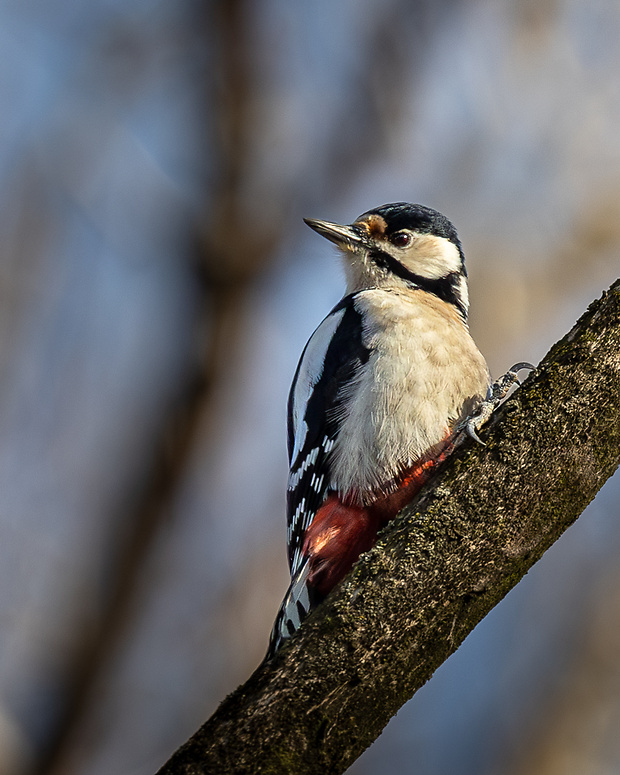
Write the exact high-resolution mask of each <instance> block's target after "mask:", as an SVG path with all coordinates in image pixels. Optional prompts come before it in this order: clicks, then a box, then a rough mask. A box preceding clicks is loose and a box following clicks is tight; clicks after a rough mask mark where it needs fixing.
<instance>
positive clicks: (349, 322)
mask: <svg viewBox="0 0 620 775" xmlns="http://www.w3.org/2000/svg"><path fill="white" fill-rule="evenodd" d="M306 223H307V224H308V226H310V227H311V228H312V229H314V230H315V231H317V232H318V233H319V234H321V235H322V236H324V237H326V238H327V239H328V240H330V241H331V242H333V243H335V244H336V245H337V246H338V248H339V249H340V251H341V253H342V255H343V258H344V268H345V273H346V281H347V288H346V295H345V296H344V298H343V299H342V300H341V301H340V302H339V303H338V304H337V305H336V306H335V307H334V309H333V310H332V311H331V312H330V313H329V315H328V316H327V317H326V318H325V320H323V322H322V323H321V324H320V326H319V327H318V328H317V329H316V331H315V332H314V334H313V335H312V336H311V337H310V340H309V341H308V343H307V344H306V347H305V349H304V351H303V353H302V356H301V359H300V361H299V365H298V367H297V372H296V374H295V378H294V380H293V384H292V386H291V391H290V395H289V402H288V451H289V462H290V472H289V481H288V493H287V523H288V560H289V566H290V571H291V584H290V587H289V589H288V591H287V593H286V596H285V598H284V600H283V602H282V605H281V607H280V610H279V612H278V615H277V618H276V621H275V624H274V626H273V630H272V633H271V640H270V644H269V650H268V653H267V657H270V656H272V655H273V654H274V653H275V652H276V651H277V649H278V648H279V646H280V645H281V643H282V641H283V640H284V639H286V638H288V637H289V636H290V635H291V634H292V633H293V632H295V630H297V628H298V627H299V626H300V624H301V622H302V621H303V620H304V618H305V617H306V615H307V614H308V612H309V611H310V610H312V609H313V608H315V607H316V606H317V605H318V604H319V603H320V602H321V601H322V600H323V599H324V598H325V596H326V595H327V594H328V593H329V591H330V590H331V589H332V588H333V587H334V585H335V584H337V583H338V581H340V580H341V579H342V578H343V576H344V575H345V574H346V573H347V571H348V570H349V569H350V568H351V567H352V565H353V564H354V563H355V562H356V561H357V559H358V558H359V556H360V554H361V553H362V552H365V551H367V550H368V549H369V548H370V547H371V546H372V545H373V543H374V542H375V540H376V536H377V531H378V530H379V529H380V528H381V527H382V526H384V525H385V524H386V523H387V522H388V521H389V520H390V519H392V518H393V517H394V516H395V515H396V513H397V512H398V511H399V510H400V509H401V508H402V506H404V505H405V503H407V502H408V501H409V500H411V499H412V498H413V496H414V495H415V494H416V493H417V492H418V491H419V490H420V489H421V487H422V485H423V484H424V483H425V482H426V481H427V480H428V479H429V477H430V475H431V474H432V472H433V469H434V468H435V467H436V466H437V465H438V464H439V463H440V462H441V461H442V460H444V459H445V457H446V456H447V455H448V454H449V453H450V452H451V450H452V449H453V447H454V445H455V443H456V441H457V437H459V438H460V436H461V435H462V434H464V433H468V434H469V435H470V436H473V437H474V438H476V439H477V440H478V441H479V439H478V436H477V433H476V430H477V428H478V427H479V426H480V425H481V424H482V423H483V422H485V421H486V419H488V417H489V415H490V413H491V412H492V410H493V408H494V407H495V406H496V405H497V404H498V403H499V401H500V400H501V398H502V397H503V396H504V394H505V393H506V392H507V390H508V389H509V387H510V385H512V384H513V383H514V382H515V381H517V380H516V377H517V371H518V370H519V369H520V368H533V367H530V366H529V364H517V365H516V366H513V367H512V369H511V370H510V371H509V372H507V374H505V375H504V376H503V377H502V378H501V379H500V380H499V381H498V382H497V383H495V384H494V385H492V384H491V380H490V376H489V370H488V368H487V365H486V362H485V360H484V358H483V356H482V355H481V353H480V352H479V350H478V348H477V347H476V345H475V344H474V341H473V339H472V338H471V336H470V334H469V329H468V327H467V310H468V306H469V300H468V293H467V274H466V271H465V263H464V256H463V250H462V248H461V243H460V241H459V239H458V236H457V233H456V230H455V228H454V226H453V225H452V223H451V222H450V221H449V220H448V219H447V218H446V217H445V216H443V215H441V213H438V212H437V211H435V210H431V209H430V208H428V207H424V206H422V205H413V204H406V203H402V202H398V203H395V204H387V205H383V206H381V207H377V208H376V209H374V210H369V211H368V212H366V213H364V214H363V215H361V216H360V217H359V218H358V219H357V220H356V221H355V222H354V223H353V224H351V225H350V226H340V225H338V224H335V223H329V222H327V221H319V220H313V219H307V220H306Z"/></svg>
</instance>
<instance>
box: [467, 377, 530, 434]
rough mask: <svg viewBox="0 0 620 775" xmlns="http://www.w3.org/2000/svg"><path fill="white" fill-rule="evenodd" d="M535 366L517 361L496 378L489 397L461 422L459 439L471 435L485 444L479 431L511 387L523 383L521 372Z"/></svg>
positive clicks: (490, 388) (488, 394)
mask: <svg viewBox="0 0 620 775" xmlns="http://www.w3.org/2000/svg"><path fill="white" fill-rule="evenodd" d="M535 368H536V367H535V366H532V364H531V363H515V365H514V366H511V367H510V369H508V371H507V372H506V373H505V374H502V376H501V377H499V379H496V380H495V382H494V383H493V384H492V385H491V386H490V387H489V392H488V393H487V397H486V399H485V400H484V401H483V402H482V403H481V404H480V408H479V409H478V411H477V412H476V414H474V415H472V416H471V417H468V418H467V419H466V420H464V422H463V423H462V424H461V427H460V428H459V430H460V434H459V435H458V437H457V439H458V441H463V440H464V438H465V436H469V437H470V438H472V439H474V441H477V442H478V444H482V446H484V441H482V439H481V438H480V436H478V431H479V430H480V428H481V427H482V426H483V425H484V424H485V423H486V422H487V421H488V419H489V418H490V417H491V415H492V414H493V412H494V411H495V410H496V409H497V407H498V406H499V404H500V403H501V402H502V401H503V399H504V398H505V397H506V395H507V394H508V391H509V390H510V388H511V387H512V386H513V385H515V384H517V385H521V381H520V380H519V372H520V371H523V370H525V369H527V370H528V371H534V369H535Z"/></svg>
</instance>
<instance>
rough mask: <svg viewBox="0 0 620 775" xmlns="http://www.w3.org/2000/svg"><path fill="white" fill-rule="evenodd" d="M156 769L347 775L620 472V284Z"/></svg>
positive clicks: (166, 774)
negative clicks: (273, 653)
mask: <svg viewBox="0 0 620 775" xmlns="http://www.w3.org/2000/svg"><path fill="white" fill-rule="evenodd" d="M482 436H483V438H484V440H485V442H486V446H484V447H482V446H479V445H476V444H474V443H473V442H471V443H470V442H468V443H466V444H464V445H463V446H462V447H461V448H460V449H459V450H458V451H457V452H456V453H455V454H454V455H453V456H452V457H451V458H450V460H449V461H448V462H447V463H446V464H445V465H444V466H443V469H442V470H441V471H440V472H439V473H438V475H437V476H436V478H435V479H434V480H433V482H432V483H431V485H430V486H429V487H428V488H426V490H425V491H424V492H423V493H422V494H421V495H420V496H419V497H418V498H417V499H416V500H414V501H413V502H412V503H411V504H410V505H409V506H407V507H406V508H405V509H404V510H403V511H402V512H401V513H400V514H399V516H398V517H397V518H396V519H395V520H394V521H393V522H392V523H391V524H390V525H389V526H388V528H387V529H386V530H385V531H384V532H383V534H382V535H381V538H380V540H379V541H378V543H377V545H376V546H375V547H374V548H373V549H372V550H371V551H370V552H368V553H367V554H365V555H364V556H363V557H362V558H361V560H360V561H359V562H358V563H357V565H356V566H355V567H354V568H353V570H352V571H351V573H350V574H349V575H348V576H347V577H346V578H345V580H344V581H343V582H342V583H341V584H340V585H339V586H338V587H337V588H336V589H335V590H334V591H333V593H332V594H331V595H330V596H329V598H328V599H327V600H326V601H325V603H324V604H323V605H322V606H320V607H319V608H318V609H317V610H316V612H315V613H314V614H313V615H312V616H311V617H310V618H309V619H308V620H307V622H306V623H305V624H304V626H303V627H302V628H301V630H300V631H299V632H298V633H297V634H296V636H295V637H294V638H292V639H291V641H290V642H289V643H288V644H286V645H285V646H284V647H283V648H282V649H281V650H280V652H279V653H278V654H277V655H276V657H275V658H274V659H273V660H272V661H271V662H269V663H264V664H262V665H261V666H260V667H259V668H258V669H257V670H256V671H255V672H254V674H253V675H252V676H251V677H250V678H249V680H248V681H247V682H246V683H245V684H244V685H243V686H241V687H239V688H238V689H237V690H236V691H235V692H234V693H233V694H231V695H230V696H229V697H227V698H226V699H225V700H224V702H222V704H221V705H220V707H219V708H218V710H217V711H216V712H215V713H214V714H213V716H212V717H211V718H210V719H209V720H208V721H207V722H206V723H205V724H204V725H203V727H202V728H201V729H200V730H199V731H198V732H197V733H196V734H195V735H194V736H193V737H192V738H190V740H189V741H188V742H187V743H186V744H185V745H184V746H182V747H181V748H180V749H179V750H178V751H177V752H176V753H175V754H174V755H173V756H172V758H171V759H170V760H169V761H168V763H167V764H165V765H164V767H163V768H162V769H161V770H160V771H159V774H160V775H178V774H179V773H185V774H190V773H192V774H196V773H215V772H217V773H255V772H256V773H257V772H260V773H292V772H294V773H317V772H324V773H341V772H343V771H344V770H345V769H346V768H347V767H348V766H349V765H350V764H351V763H352V762H353V761H354V760H355V759H356V758H357V757H358V756H359V755H360V754H361V753H362V751H364V749H365V748H366V747H367V746H368V745H370V744H371V743H372V742H373V740H375V738H376V737H378V735H379V734H380V733H381V731H382V729H383V728H384V726H385V725H386V724H387V722H388V721H389V719H390V718H391V716H393V715H394V713H396V711H397V710H398V709H399V708H400V707H401V705H403V703H405V702H406V701H407V700H409V699H410V698H411V697H412V695H413V694H414V693H415V692H416V690H417V689H419V688H420V687H421V686H422V685H423V684H424V683H425V682H426V681H428V679H429V678H430V677H431V675H432V674H433V672H434V670H435V669H436V668H437V667H438V666H439V665H440V664H441V663H442V662H443V661H444V660H445V659H446V658H447V657H448V656H449V655H450V654H451V653H452V652H453V651H455V650H456V649H457V648H458V646H459V644H460V643H461V642H462V641H463V640H464V638H465V637H466V636H467V635H468V633H469V632H471V630H472V629H473V628H474V627H475V626H476V624H477V623H478V622H479V621H480V620H481V619H482V618H483V617H484V616H485V615H486V614H487V613H488V612H489V611H490V610H491V609H492V608H493V606H495V605H496V604H497V603H498V602H499V601H500V600H501V599H502V598H503V597H504V595H506V593H507V592H508V591H509V590H510V589H511V588H512V587H513V586H514V585H515V584H516V583H517V582H518V581H519V579H521V577H522V576H523V575H524V574H525V573H526V572H527V570H528V569H529V568H530V567H531V566H532V565H533V564H534V563H535V562H536V560H538V559H539V558H540V557H541V555H542V554H543V552H544V551H545V550H546V549H548V548H549V547H550V546H551V544H553V542H554V541H555V540H556V539H557V538H559V536H560V535H561V534H562V533H563V532H564V530H566V528H567V527H568V526H569V525H570V524H572V523H573V522H574V521H575V520H576V519H577V517H578V516H579V514H581V512H582V511H583V510H584V509H585V507H586V506H587V505H588V503H589V502H590V501H591V500H592V498H593V497H594V496H595V494H596V493H597V491H598V490H599V489H600V488H601V487H602V485H603V483H604V482H605V481H606V480H607V479H608V477H609V476H611V475H612V474H613V472H614V471H615V470H616V468H617V466H618V463H619V460H620V280H619V281H617V282H616V283H614V285H612V287H611V289H610V290H609V291H608V292H607V293H605V294H604V295H603V297H602V298H601V299H599V300H598V301H596V302H594V303H593V304H592V305H591V306H590V307H589V309H588V310H587V312H586V313H585V314H584V315H583V316H582V317H581V319H580V320H579V321H578V323H577V324H576V325H575V327H574V328H573V329H572V331H570V332H569V333H568V334H567V335H566V336H565V337H564V338H563V339H562V340H561V341H560V342H558V343H557V344H556V345H554V346H553V347H552V348H551V350H550V352H549V353H548V355H547V356H546V357H545V358H544V360H543V361H542V363H541V364H540V366H539V367H538V369H537V370H536V372H535V373H534V374H533V375H532V376H530V378H528V380H527V381H526V382H525V384H524V385H523V387H522V388H521V389H519V390H518V391H516V393H515V394H514V395H513V396H512V397H511V398H510V399H509V400H508V401H507V402H506V403H505V404H504V405H503V407H501V408H500V409H499V410H498V411H497V412H496V413H495V415H494V416H493V418H492V420H491V422H490V423H489V424H488V426H487V427H486V428H485V429H484V431H483V434H482Z"/></svg>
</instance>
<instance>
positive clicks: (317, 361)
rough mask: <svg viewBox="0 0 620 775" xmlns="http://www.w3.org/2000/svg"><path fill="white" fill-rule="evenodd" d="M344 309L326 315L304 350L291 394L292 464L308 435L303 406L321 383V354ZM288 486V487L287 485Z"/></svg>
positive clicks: (322, 361) (325, 350) (322, 354)
mask: <svg viewBox="0 0 620 775" xmlns="http://www.w3.org/2000/svg"><path fill="white" fill-rule="evenodd" d="M344 312H345V311H344V309H340V310H338V311H337V312H333V313H332V314H331V315H328V316H327V317H326V318H325V320H324V321H323V322H322V323H321V325H320V326H319V327H318V328H317V330H316V331H315V332H314V333H313V334H312V336H311V337H310V340H309V341H308V344H307V346H306V349H305V352H304V355H303V359H302V363H301V367H300V369H299V374H298V375H297V381H296V383H295V390H294V391H293V411H292V419H293V437H294V439H295V446H294V447H293V452H292V453H291V461H292V462H294V461H295V460H296V459H297V455H299V451H300V450H301V449H302V448H303V446H304V442H305V440H306V436H307V435H308V426H307V424H306V421H305V420H304V419H303V417H304V414H305V411H306V404H307V403H308V399H309V398H310V396H311V394H312V391H313V389H314V386H315V385H316V383H317V382H318V381H319V380H320V379H321V375H322V374H323V366H324V363H325V354H326V353H327V348H328V347H329V345H330V343H331V341H332V339H333V337H334V334H335V333H336V330H337V328H338V326H339V325H340V323H341V322H342V318H343V316H344ZM289 486H290V484H289Z"/></svg>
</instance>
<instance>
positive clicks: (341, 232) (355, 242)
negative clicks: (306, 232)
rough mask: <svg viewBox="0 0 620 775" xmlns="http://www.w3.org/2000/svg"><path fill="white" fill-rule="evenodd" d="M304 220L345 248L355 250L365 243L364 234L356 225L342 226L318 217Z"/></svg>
mask: <svg viewBox="0 0 620 775" xmlns="http://www.w3.org/2000/svg"><path fill="white" fill-rule="evenodd" d="M304 222H305V223H307V224H308V226H309V227H310V228H311V229H314V231H316V232H318V233H319V234H320V235H321V236H322V237H325V239H328V240H329V241H330V242H333V243H334V244H335V245H338V247H339V248H342V249H343V250H355V249H356V248H358V247H360V246H361V245H362V244H363V243H364V238H363V236H364V235H363V234H362V233H361V232H360V231H359V230H358V229H356V228H355V227H354V226H340V225H339V224H338V223H330V222H329V221H319V220H318V219H316V218H304Z"/></svg>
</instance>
